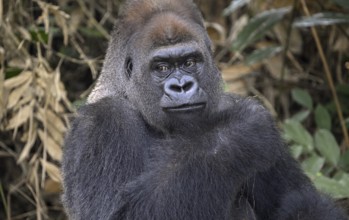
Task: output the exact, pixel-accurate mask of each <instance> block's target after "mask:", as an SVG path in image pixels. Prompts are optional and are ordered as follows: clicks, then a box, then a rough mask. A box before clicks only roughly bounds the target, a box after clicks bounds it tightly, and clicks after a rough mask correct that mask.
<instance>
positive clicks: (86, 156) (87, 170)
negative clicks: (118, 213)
mask: <svg viewBox="0 0 349 220" xmlns="http://www.w3.org/2000/svg"><path fill="white" fill-rule="evenodd" d="M144 131H145V129H144V127H143V123H141V119H140V117H139V115H138V114H137V113H136V112H135V111H134V110H133V109H132V108H131V107H130V106H129V105H128V103H127V102H126V101H125V100H123V99H111V98H105V99H102V100H100V101H99V102H97V103H95V104H90V105H86V106H84V107H82V108H80V109H79V112H78V115H77V117H76V118H75V120H74V121H73V124H72V127H71V131H70V132H69V133H68V135H67V137H66V140H65V148H64V155H65V156H64V158H63V162H62V171H63V178H64V190H65V192H64V196H63V201H64V205H65V208H66V210H67V211H68V214H69V216H70V219H105V218H106V217H103V216H107V215H109V214H108V213H109V212H111V211H112V210H114V209H115V207H116V206H117V200H116V198H115V197H116V196H117V195H118V192H119V190H120V188H121V187H122V186H123V185H124V184H125V183H126V182H127V181H130V179H132V178H134V177H135V176H138V175H139V174H140V173H141V172H142V169H143V155H142V154H143V150H142V149H143V146H145V145H147V137H146V136H145V135H144Z"/></svg>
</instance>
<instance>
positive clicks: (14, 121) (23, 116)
mask: <svg viewBox="0 0 349 220" xmlns="http://www.w3.org/2000/svg"><path fill="white" fill-rule="evenodd" d="M32 115H33V106H31V105H27V106H24V107H23V108H21V109H20V110H19V111H18V112H17V113H16V114H14V115H13V117H12V118H11V119H10V120H9V123H8V125H7V126H6V130H12V129H15V128H18V127H19V126H21V125H23V124H24V123H26V122H27V121H28V119H29V118H30V117H31V116H32Z"/></svg>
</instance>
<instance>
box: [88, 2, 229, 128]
mask: <svg viewBox="0 0 349 220" xmlns="http://www.w3.org/2000/svg"><path fill="white" fill-rule="evenodd" d="M158 1H160V0H152V1H147V3H145V1H131V2H130V3H129V4H126V6H125V8H123V9H122V10H121V11H122V12H123V13H122V14H121V16H120V20H119V21H118V23H117V24H116V28H115V31H114V32H113V35H112V40H111V42H110V46H109V50H108V53H107V57H106V61H105V64H104V67H103V71H102V75H101V77H100V79H99V82H98V83H97V86H96V89H95V90H94V91H93V92H92V94H91V96H90V97H89V101H90V102H94V101H95V100H97V99H100V98H101V97H105V96H110V95H112V96H123V97H124V98H127V99H128V100H129V101H130V102H131V103H132V105H133V106H134V108H135V109H137V110H138V111H139V112H140V113H141V114H142V116H143V117H144V119H145V120H146V121H147V122H148V123H149V124H150V125H153V126H155V127H157V128H159V129H161V130H169V129H175V128H176V127H179V126H181V127H182V126H185V125H198V122H200V121H203V119H204V118H206V117H208V116H209V114H210V113H211V112H213V111H214V108H215V106H216V104H217V102H218V99H219V98H218V97H219V94H220V93H221V91H222V89H221V76H220V73H219V72H218V70H217V68H216V66H215V65H214V63H213V60H212V51H211V42H210V40H209V38H208V35H207V33H206V30H205V28H204V24H203V19H202V17H201V15H200V14H199V13H198V10H197V9H194V10H193V8H194V7H196V6H195V5H194V4H193V3H192V2H191V1H171V0H162V1H161V4H159V2H158ZM176 2H177V3H176ZM174 4H181V5H177V6H176V7H173V6H174ZM171 8H176V10H178V11H176V12H174V11H173V10H169V9H171Z"/></svg>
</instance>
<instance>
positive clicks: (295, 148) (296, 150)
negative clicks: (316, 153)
mask: <svg viewBox="0 0 349 220" xmlns="http://www.w3.org/2000/svg"><path fill="white" fill-rule="evenodd" d="M290 152H291V154H292V156H293V157H294V158H296V159H298V158H299V157H300V156H301V155H302V152H303V146H301V145H298V144H295V145H292V146H291V147H290Z"/></svg>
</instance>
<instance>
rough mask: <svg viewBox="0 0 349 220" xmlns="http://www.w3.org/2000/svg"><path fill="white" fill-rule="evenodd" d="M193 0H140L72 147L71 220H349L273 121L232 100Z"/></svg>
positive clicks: (125, 21)
mask: <svg viewBox="0 0 349 220" xmlns="http://www.w3.org/2000/svg"><path fill="white" fill-rule="evenodd" d="M222 87H223V86H222V78H221V75H220V73H219V71H218V69H217V67H216V66H215V64H214V61H213V58H212V49H211V42H210V39H209V37H208V35H207V33H206V31H205V27H204V23H203V18H202V16H201V13H200V11H199V10H198V9H197V7H196V6H195V4H194V3H193V2H192V1H191V0H128V1H127V2H126V3H125V4H124V6H123V8H122V10H121V13H120V15H119V19H118V21H117V23H116V25H115V28H114V30H113V32H112V38H111V41H110V43H109V47H108V50H107V54H106V59H105V62H104V65H103V69H102V72H101V76H100V78H99V79H98V82H97V84H96V86H95V88H94V90H93V91H92V93H91V94H90V96H89V98H88V103H87V104H86V105H85V106H83V107H81V108H80V109H79V111H78V115H77V117H76V118H75V119H74V121H73V123H72V127H71V130H70V132H69V133H68V134H67V136H66V140H65V149H64V158H63V164H62V172H63V188H64V193H63V203H64V206H65V209H66V211H67V213H68V216H69V218H70V219H83V220H86V219H103V220H104V219H120V220H122V219H125V220H147V219H150V220H171V219H173V220H206V219H207V220H220V219H222V220H223V219H237V220H242V219H246V220H256V219H259V220H275V219H280V220H300V219H302V220H312V219H314V220H332V219H333V220H334V219H336V220H344V219H346V217H345V216H344V214H343V213H342V211H341V210H340V209H339V208H337V207H336V206H335V204H334V203H333V201H331V199H329V198H328V197H326V196H324V195H321V194H320V193H319V192H317V191H316V189H315V188H314V186H313V185H312V183H311V182H310V180H309V179H308V178H307V177H306V176H305V174H304V173H303V172H302V171H301V169H300V168H299V166H298V164H297V162H296V161H295V160H294V159H293V158H292V157H291V156H290V154H289V152H288V150H287V147H286V146H285V144H284V143H283V140H282V138H281V137H280V134H279V132H278V130H277V128H276V126H275V123H274V122H273V119H272V117H271V115H270V114H269V113H268V111H267V110H266V109H265V108H264V107H263V106H262V105H261V104H259V103H258V101H256V100H253V99H251V98H241V97H239V96H236V95H233V94H226V93H224V91H223V88H222Z"/></svg>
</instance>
